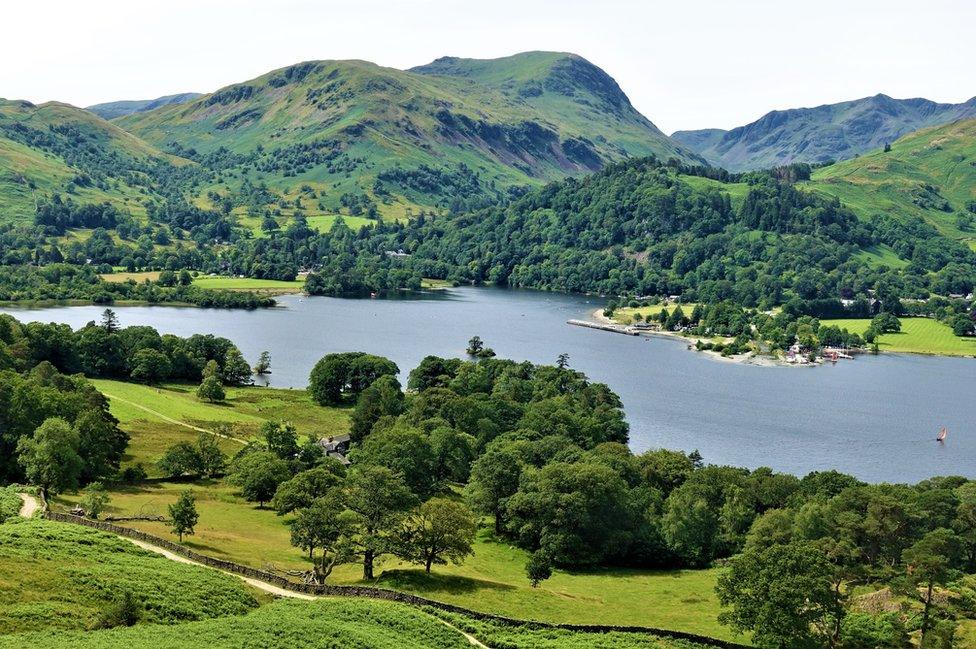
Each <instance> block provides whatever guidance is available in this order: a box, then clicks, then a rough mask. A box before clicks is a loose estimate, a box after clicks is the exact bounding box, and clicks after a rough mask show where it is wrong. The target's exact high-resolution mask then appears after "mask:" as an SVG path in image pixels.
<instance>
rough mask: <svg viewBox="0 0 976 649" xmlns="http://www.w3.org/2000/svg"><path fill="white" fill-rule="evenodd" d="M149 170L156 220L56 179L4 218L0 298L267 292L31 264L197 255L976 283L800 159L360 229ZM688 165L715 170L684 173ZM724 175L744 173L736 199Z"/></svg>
mask: <svg viewBox="0 0 976 649" xmlns="http://www.w3.org/2000/svg"><path fill="white" fill-rule="evenodd" d="M158 169H163V170H165V173H164V172H160V171H159V170H158ZM147 173H149V172H147ZM153 173H154V174H157V175H158V176H160V177H162V178H163V179H164V182H161V183H160V185H159V187H158V192H159V193H158V194H157V195H156V197H155V198H153V199H152V200H150V201H149V203H148V208H147V211H148V214H149V221H148V223H147V224H140V223H139V222H137V221H136V220H134V219H133V218H132V217H131V216H130V215H128V214H127V213H125V212H124V211H121V210H119V209H117V208H115V207H113V206H111V205H108V204H104V205H79V204H76V203H75V202H73V201H72V199H71V197H70V196H68V197H62V196H60V195H56V196H54V197H53V198H52V199H51V200H50V201H49V202H45V203H41V204H40V205H39V206H38V212H37V217H36V219H35V224H34V225H33V226H10V225H8V226H5V227H4V228H3V229H2V231H0V240H2V242H3V244H4V245H3V246H2V249H3V255H4V260H3V261H4V263H5V265H6V266H8V267H10V268H9V269H8V272H4V273H0V296H2V297H4V298H6V299H38V298H46V297H58V298H60V299H64V298H79V299H93V300H94V299H96V298H97V299H98V301H103V302H108V301H113V300H117V299H143V300H149V301H152V300H157V301H185V302H191V303H197V304H208V305H209V304H218V305H222V306H249V307H253V306H261V305H263V304H265V303H266V302H262V301H261V300H260V299H258V298H256V297H255V296H253V295H251V296H246V297H238V298H237V299H236V300H234V299H231V298H221V297H217V296H213V295H209V294H207V295H203V294H199V293H197V292H194V291H189V290H184V291H182V292H180V291H179V289H178V287H177V288H175V289H174V288H169V289H167V288H166V287H160V286H155V287H151V288H147V287H144V286H124V285H122V286H114V287H109V286H105V285H103V284H102V283H100V282H98V280H97V279H95V278H93V277H91V276H90V275H87V276H86V275H85V273H84V272H83V271H77V272H78V276H77V277H70V275H71V274H72V273H71V271H70V270H68V269H65V270H63V271H59V272H57V273H56V276H53V277H49V276H47V275H46V274H44V273H40V274H38V272H37V271H28V272H26V273H25V272H22V271H21V268H22V266H23V265H24V264H69V265H71V266H97V265H104V266H105V267H108V266H115V267H122V268H125V269H129V270H136V269H139V270H142V269H169V270H173V271H179V270H182V269H197V270H201V271H206V272H216V273H231V274H237V275H244V276H247V277H257V278H268V279H284V280H290V279H294V278H295V277H296V275H297V274H298V273H299V271H301V270H310V271H311V275H310V276H309V281H308V285H307V290H308V292H310V293H312V294H328V295H361V294H366V293H370V292H384V291H392V290H398V289H417V288H419V286H420V281H421V278H422V277H430V278H435V279H447V280H452V281H456V282H466V283H476V284H477V283H487V282H491V283H495V284H500V285H508V286H523V287H533V288H542V289H549V290H562V291H574V292H598V293H602V294H608V295H639V296H668V295H680V296H681V297H682V300H683V301H686V302H704V303H709V304H714V303H718V302H722V301H726V300H727V301H731V302H733V303H734V304H736V305H738V306H741V307H744V308H756V309H759V310H767V309H769V308H771V307H773V306H778V305H784V304H791V305H792V307H791V311H792V312H794V313H797V314H802V315H811V316H817V317H840V316H844V315H861V314H860V313H859V312H858V313H855V312H854V311H852V310H851V309H850V308H846V309H845V307H843V306H841V300H847V301H853V300H857V299H862V300H871V299H873V298H874V297H875V296H876V297H877V298H878V300H879V301H881V302H883V303H886V304H888V307H887V308H888V309H889V310H891V311H893V312H894V311H897V310H899V309H900V307H898V306H897V305H895V302H896V301H901V300H908V301H913V300H914V301H918V300H926V299H928V298H929V297H930V296H932V295H937V296H948V295H966V294H968V293H970V292H972V290H973V287H974V284H976V253H974V252H973V251H971V250H969V249H968V248H967V247H966V246H964V245H963V244H961V243H958V242H955V241H952V240H949V239H947V238H946V237H944V236H942V235H941V234H939V233H938V232H937V231H936V230H935V229H934V228H933V227H932V226H930V225H927V224H925V223H924V222H922V221H921V220H907V221H906V220H900V219H897V218H895V217H893V216H891V215H885V214H878V215H876V216H875V217H874V218H872V219H871V220H870V221H863V220H859V219H858V218H856V217H855V216H854V214H853V213H852V212H851V211H850V210H848V209H847V208H845V207H844V206H843V205H842V204H841V203H839V202H838V201H837V200H836V199H831V198H824V197H821V196H819V195H817V194H814V193H811V192H808V191H804V190H801V189H798V188H797V187H796V186H795V184H794V183H795V182H797V181H798V180H803V179H804V178H807V177H809V167H807V166H805V165H798V166H795V167H789V168H783V169H777V170H772V171H770V172H753V173H749V174H744V175H730V174H726V173H723V172H721V171H720V170H712V169H708V168H700V167H687V166H683V165H680V164H678V163H676V162H673V161H672V162H671V163H669V164H665V163H661V162H658V161H656V160H654V159H653V158H646V159H641V160H633V161H628V162H623V163H618V164H616V165H613V166H610V167H608V168H607V169H605V170H603V171H601V172H598V173H596V174H594V175H592V176H589V177H586V178H582V179H568V180H565V181H560V182H555V183H552V184H550V185H548V186H546V187H544V188H542V189H537V190H531V191H529V192H527V193H525V194H524V195H522V196H512V195H504V196H503V195H501V194H499V195H498V196H496V198H495V200H496V204H495V205H494V206H492V207H486V208H481V209H475V210H473V211H463V212H460V213H453V210H451V211H449V212H448V213H445V214H441V215H434V214H431V213H425V212H422V213H420V214H419V215H418V216H417V217H416V218H414V219H412V220H411V221H409V222H406V223H403V222H383V221H377V222H375V224H373V225H367V226H366V227H364V228H362V229H361V230H359V231H353V230H351V229H350V228H349V227H347V226H346V225H345V224H344V223H343V222H342V221H339V222H337V223H336V225H335V226H334V227H333V228H332V229H331V230H330V231H328V232H324V233H320V232H318V231H316V230H313V229H311V228H310V227H309V226H308V224H307V222H306V220H305V218H304V217H303V216H302V214H301V212H300V211H299V212H298V213H297V214H296V216H294V217H292V218H290V219H289V220H288V222H287V224H286V225H285V227H279V224H278V221H277V220H276V219H275V218H273V217H271V216H270V214H271V213H272V212H271V211H270V210H271V208H274V203H273V194H271V193H269V192H268V191H267V189H266V188H262V187H260V186H255V185H252V184H250V183H249V182H246V183H245V185H244V186H243V187H242V193H241V194H240V195H239V196H237V197H235V196H234V195H232V194H227V195H224V194H215V195H214V196H213V198H212V202H213V203H214V204H215V205H216V206H217V207H216V208H215V209H213V210H204V209H201V208H199V207H196V206H193V205H191V204H190V203H188V202H187V200H186V198H185V196H184V192H185V188H187V187H191V186H193V184H194V183H195V182H200V181H199V180H196V179H194V176H193V175H192V174H189V173H188V172H184V171H182V170H180V171H179V172H176V171H171V170H170V168H169V167H166V166H164V165H163V166H160V167H158V168H157V169H156V170H155V171H153ZM197 173H204V172H203V171H199V172H197ZM459 173H460V177H461V178H466V177H467V178H471V176H470V175H469V176H465V174H464V173H461V172H459ZM388 175H390V177H391V178H392V177H393V176H396V177H397V178H400V179H401V180H402V181H403V182H407V180H406V179H412V180H410V182H421V180H420V179H421V178H424V179H425V180H423V181H422V182H426V183H430V182H434V181H435V179H436V178H439V176H438V175H437V174H435V173H434V172H433V171H430V170H427V171H425V172H424V173H423V174H419V173H418V174H408V173H407V172H406V171H403V170H395V171H392V172H389V174H388ZM154 177H155V176H154ZM401 177H402V178H401ZM188 179H189V180H188ZM696 179H701V180H706V181H707V184H704V185H702V184H700V183H698V182H695V183H693V182H691V181H693V180H696ZM451 182H454V181H453V180H452V181H451ZM458 182H461V181H460V180H458ZM465 182H467V181H465ZM470 182H474V180H471V181H470ZM726 182H735V183H737V186H739V187H741V186H742V185H743V184H744V185H745V186H746V188H747V191H746V193H745V196H744V198H743V199H742V200H741V202H740V203H739V204H738V205H737V206H734V205H733V201H732V200H731V198H730V194H729V193H728V191H725V188H724V187H723V183H726ZM181 188H183V189H181ZM237 205H247V206H248V207H247V209H248V210H251V212H252V213H257V214H261V213H262V210H263V211H264V213H265V225H266V226H267V227H266V232H265V236H262V237H260V238H255V237H254V236H253V234H252V233H251V232H250V231H248V230H243V229H241V228H239V227H236V226H235V225H234V217H233V216H232V215H231V210H233V209H234V207H235V206H237ZM349 205H352V206H353V208H350V209H356V210H361V209H362V208H361V205H360V203H359V202H358V199H357V200H353V199H351V198H350V202H349ZM72 227H89V228H94V229H93V231H92V234H91V236H90V237H89V238H87V239H86V240H85V241H84V242H82V241H79V240H74V241H72V242H70V243H68V244H66V245H65V244H61V243H58V242H57V241H56V240H55V238H54V237H56V236H57V235H59V234H63V233H64V231H65V230H66V229H67V228H72ZM113 232H114V233H115V236H113V235H112V233H113ZM116 237H117V238H116ZM878 246H884V247H887V248H890V249H891V250H893V251H894V252H895V253H896V254H897V255H898V256H899V257H901V258H902V259H904V260H907V261H908V264H907V266H904V267H899V268H895V267H891V266H889V265H885V264H881V263H877V262H875V261H873V260H872V259H871V258H870V257H866V256H865V255H864V254H862V253H863V251H864V250H866V249H875V248H876V247H878ZM62 268H64V267H62ZM222 300H226V302H222ZM858 308H860V307H858Z"/></svg>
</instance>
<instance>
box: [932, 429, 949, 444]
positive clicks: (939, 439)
mask: <svg viewBox="0 0 976 649" xmlns="http://www.w3.org/2000/svg"><path fill="white" fill-rule="evenodd" d="M948 436H949V429H948V428H946V427H945V426H943V427H942V430H940V431H939V434H938V435H937V436H936V437H935V441H937V442H944V441H945V438H946V437H948Z"/></svg>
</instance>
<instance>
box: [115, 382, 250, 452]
mask: <svg viewBox="0 0 976 649" xmlns="http://www.w3.org/2000/svg"><path fill="white" fill-rule="evenodd" d="M102 394H104V395H105V396H106V397H108V398H109V399H116V400H118V401H121V402H122V403H124V404H127V405H130V406H132V407H133V408H138V409H139V410H142V411H143V412H148V413H149V414H150V415H153V416H154V417H159V418H160V419H162V420H163V421H168V422H169V423H171V424H176V425H177V426H183V427H184V428H189V429H190V430H195V431H197V432H198V433H210V434H211V435H216V436H217V437H222V438H223V439H229V440H231V441H234V442H237V443H238V444H244V445H245V446H246V445H247V440H245V439H241V438H240V437H234V436H233V435H224V434H223V433H218V432H216V431H212V430H207V429H206V428H200V427H199V426H193V425H191V424H188V423H186V422H183V421H180V420H179V419H173V418H172V417H168V416H167V415H164V414H163V413H161V412H158V411H156V410H153V409H152V408H147V407H146V406H144V405H142V404H141V403H136V402H135V401H129V400H128V399H123V398H122V397H119V396H116V395H114V394H109V393H108V392H104V391H103V392H102Z"/></svg>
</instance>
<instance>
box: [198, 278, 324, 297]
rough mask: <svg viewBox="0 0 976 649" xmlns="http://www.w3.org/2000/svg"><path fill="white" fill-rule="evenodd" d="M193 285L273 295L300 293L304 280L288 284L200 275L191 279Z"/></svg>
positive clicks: (265, 280) (276, 281)
mask: <svg viewBox="0 0 976 649" xmlns="http://www.w3.org/2000/svg"><path fill="white" fill-rule="evenodd" d="M193 285H194V286H197V287H199V288H209V289H218V290H224V291H255V292H269V291H273V292H275V293H301V291H302V289H304V288H305V282H304V280H295V281H293V282H288V281H284V280H277V279H255V278H251V277H224V276H220V275H200V276H199V277H194V278H193Z"/></svg>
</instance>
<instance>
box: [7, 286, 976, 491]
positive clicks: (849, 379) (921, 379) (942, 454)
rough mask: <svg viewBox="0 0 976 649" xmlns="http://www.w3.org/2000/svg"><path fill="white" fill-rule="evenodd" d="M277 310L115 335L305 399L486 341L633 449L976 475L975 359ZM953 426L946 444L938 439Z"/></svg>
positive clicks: (30, 314) (523, 316)
mask: <svg viewBox="0 0 976 649" xmlns="http://www.w3.org/2000/svg"><path fill="white" fill-rule="evenodd" d="M279 303H280V305H281V306H280V307H279V308H275V309H265V310H258V311H230V310H217V309H196V308H178V307H164V306H155V307H116V308H115V311H116V312H117V313H118V315H119V319H120V320H121V323H122V324H123V325H124V326H129V325H152V326H154V327H156V328H157V329H159V330H160V331H161V332H163V333H173V334H178V335H181V336H188V335H190V334H193V333H213V334H217V335H221V336H226V337H227V338H230V339H231V340H233V341H234V342H235V343H236V344H237V345H238V347H240V349H241V351H242V352H243V353H244V355H245V356H246V357H247V358H248V360H249V361H251V362H253V361H254V360H256V359H257V356H258V354H260V352H261V351H262V350H268V351H270V352H271V360H272V369H273V374H272V376H271V382H272V384H273V385H275V386H277V387H304V386H305V385H306V384H307V380H308V373H309V371H310V370H311V368H312V366H313V365H314V364H315V362H316V361H317V360H318V359H319V358H320V357H321V356H323V355H324V354H327V353H330V352H337V351H350V350H362V351H367V352H370V353H374V354H379V355H382V356H387V357H389V358H391V359H393V360H394V361H396V363H397V365H399V367H400V369H401V370H403V372H404V375H405V374H406V373H407V372H409V370H410V369H412V368H413V367H415V366H416V365H417V364H418V363H419V362H420V360H421V359H422V358H423V357H424V356H426V355H428V354H435V355H438V356H463V355H464V350H465V347H466V345H467V341H468V339H469V338H471V336H473V335H479V336H481V337H482V338H483V339H484V340H485V342H486V343H487V345H488V346H490V347H492V348H494V349H495V351H496V352H498V355H499V356H500V357H504V358H513V359H517V360H522V359H528V360H531V361H533V362H536V363H553V362H555V360H556V357H557V356H558V355H559V354H560V353H562V352H566V353H568V354H569V355H570V365H571V366H572V367H573V368H575V369H578V370H581V371H583V372H585V373H586V374H587V375H588V376H589V377H590V378H591V379H593V380H596V381H602V382H605V383H607V384H609V385H610V387H611V388H612V389H613V390H614V391H616V392H617V393H618V394H619V395H620V396H621V398H622V399H623V402H624V407H625V409H626V413H627V419H628V421H629V422H630V427H631V433H630V439H631V447H632V448H633V449H634V450H635V451H637V452H639V451H643V450H646V449H649V448H656V447H665V448H677V449H683V450H687V451H691V450H693V449H698V450H699V451H700V452H701V454H702V455H703V456H704V458H705V461H706V462H710V463H718V464H733V465H738V466H747V467H750V468H755V467H758V466H770V467H772V468H774V469H776V470H778V471H788V472H791V473H795V474H798V475H803V474H805V473H807V472H809V471H815V470H824V469H837V470H839V471H843V472H845V473H850V474H853V475H856V476H858V477H860V478H862V479H864V480H868V481H872V482H882V481H888V482H914V481H918V480H922V479H924V478H927V477H931V476H934V475H949V474H953V475H957V474H961V475H966V476H969V477H976V465H974V460H976V439H974V437H973V421H974V406H976V399H974V395H976V360H972V359H962V358H940V357H928V356H912V355H895V354H883V355H880V356H862V357H860V358H858V359H857V360H854V361H842V362H840V363H838V364H836V365H825V366H820V367H816V368H794V367H756V366H750V365H743V364H737V363H731V362H723V361H720V360H714V359H712V358H709V357H707V356H705V355H703V354H698V353H695V352H692V351H688V350H687V349H686V348H685V347H686V345H685V343H683V342H681V341H677V340H670V339H664V338H647V337H640V338H637V337H632V336H623V335H619V334H614V333H609V332H604V331H597V330H590V329H585V328H582V327H574V326H571V325H568V324H566V320H568V319H571V318H586V317H588V316H589V314H590V313H592V311H593V310H594V309H596V308H598V307H599V306H602V304H603V303H604V300H601V299H598V298H587V297H581V296H570V295H560V294H552V293H541V292H536V291H520V290H505V289H491V288H468V287H465V288H457V289H451V290H447V291H439V292H436V293H435V294H426V295H425V296H423V297H421V298H417V299H380V300H349V299H337V298H326V297H313V298H309V297H305V298H302V297H300V296H285V297H282V298H280V299H279ZM103 308H104V307H95V306H85V307H53V308H44V309H17V308H4V309H0V311H3V312H6V313H11V314H13V315H14V316H15V317H17V318H19V319H20V320H22V321H31V320H42V321H45V322H65V323H68V324H70V325H72V326H73V327H80V326H83V325H84V324H85V323H86V322H88V321H90V320H97V319H98V318H99V317H100V314H101V312H102V310H103ZM941 426H948V428H949V430H950V436H949V439H948V440H947V442H946V443H945V444H939V443H937V442H935V441H934V438H935V435H936V433H937V431H938V429H939V428H940V427H941Z"/></svg>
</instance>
